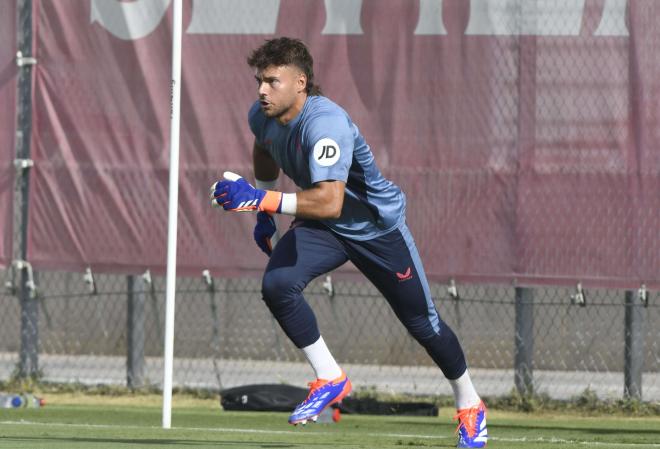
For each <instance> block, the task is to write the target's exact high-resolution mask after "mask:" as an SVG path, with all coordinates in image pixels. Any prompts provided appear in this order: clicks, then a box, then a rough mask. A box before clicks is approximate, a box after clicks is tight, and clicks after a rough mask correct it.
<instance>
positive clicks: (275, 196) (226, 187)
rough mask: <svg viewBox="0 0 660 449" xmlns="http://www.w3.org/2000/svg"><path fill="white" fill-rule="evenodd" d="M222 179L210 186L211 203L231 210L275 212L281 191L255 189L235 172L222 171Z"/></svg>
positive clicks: (280, 199)
mask: <svg viewBox="0 0 660 449" xmlns="http://www.w3.org/2000/svg"><path fill="white" fill-rule="evenodd" d="M222 176H223V178H224V179H223V180H221V181H218V182H216V183H215V184H213V185H212V186H211V205H212V206H213V207H220V206H222V208H223V209H224V210H228V211H233V212H245V211H254V210H259V211H263V212H268V213H270V214H275V213H278V212H279V208H280V205H281V203H282V192H275V191H273V190H261V189H255V188H254V187H252V185H251V184H250V183H249V182H247V181H246V180H245V179H243V178H242V177H241V176H239V175H237V174H236V173H232V172H229V171H226V172H224V174H223V175H222Z"/></svg>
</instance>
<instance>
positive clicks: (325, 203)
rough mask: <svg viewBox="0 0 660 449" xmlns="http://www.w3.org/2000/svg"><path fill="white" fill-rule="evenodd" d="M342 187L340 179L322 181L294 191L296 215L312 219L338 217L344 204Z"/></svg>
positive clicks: (343, 185)
mask: <svg viewBox="0 0 660 449" xmlns="http://www.w3.org/2000/svg"><path fill="white" fill-rule="evenodd" d="M344 187H345V184H344V183H343V182H342V181H322V182H317V183H316V184H314V186H313V187H312V188H310V189H305V190H303V191H302V192H298V193H296V200H297V208H296V217H300V218H310V219H312V220H328V219H333V218H339V216H340V215H341V208H342V206H343V205H344Z"/></svg>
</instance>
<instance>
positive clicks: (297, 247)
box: [266, 221, 348, 285]
mask: <svg viewBox="0 0 660 449" xmlns="http://www.w3.org/2000/svg"><path fill="white" fill-rule="evenodd" d="M347 260H348V256H347V255H346V251H345V249H344V247H343V245H342V243H341V242H340V241H339V239H338V238H337V236H336V235H335V234H334V233H333V232H332V231H330V230H329V229H328V228H326V227H325V226H323V225H322V224H320V223H317V222H314V221H300V222H295V224H294V225H293V226H292V227H291V228H290V229H289V230H288V231H287V232H286V233H285V234H284V235H283V236H282V238H281V239H280V241H279V242H277V245H275V248H274V249H273V253H272V255H271V256H270V260H269V262H268V265H267V267H266V273H267V274H268V273H273V274H274V273H277V276H278V277H285V278H287V279H290V280H291V282H295V283H299V282H302V283H304V285H307V283H308V282H309V281H311V280H312V279H314V278H316V277H317V276H320V275H322V274H324V273H327V272H329V271H332V270H334V269H335V268H337V267H339V266H340V265H342V264H344V263H345V262H346V261H347Z"/></svg>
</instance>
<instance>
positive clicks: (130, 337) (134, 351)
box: [126, 276, 146, 388]
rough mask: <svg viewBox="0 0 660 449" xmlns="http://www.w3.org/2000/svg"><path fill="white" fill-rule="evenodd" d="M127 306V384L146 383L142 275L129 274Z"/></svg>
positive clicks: (129, 386) (141, 384)
mask: <svg viewBox="0 0 660 449" xmlns="http://www.w3.org/2000/svg"><path fill="white" fill-rule="evenodd" d="M127 291H128V304H127V308H126V320H127V322H126V351H127V354H126V385H127V386H128V388H139V387H142V386H143V385H144V339H145V334H146V332H145V328H144V326H145V321H146V320H145V318H146V315H145V303H146V296H145V288H144V280H143V279H142V277H141V276H127Z"/></svg>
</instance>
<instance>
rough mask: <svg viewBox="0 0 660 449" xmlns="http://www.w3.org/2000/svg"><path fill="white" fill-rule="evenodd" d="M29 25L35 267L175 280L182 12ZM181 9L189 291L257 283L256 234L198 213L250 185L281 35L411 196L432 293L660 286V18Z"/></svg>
mask: <svg viewBox="0 0 660 449" xmlns="http://www.w3.org/2000/svg"><path fill="white" fill-rule="evenodd" d="M34 4H35V14H36V16H37V21H38V27H37V30H38V31H37V33H36V46H37V57H38V59H39V65H38V67H37V69H36V76H35V94H34V106H35V132H34V136H33V154H34V159H35V169H34V171H33V173H34V176H33V178H32V185H31V195H32V196H31V201H30V227H29V259H30V261H31V262H32V264H33V265H34V266H35V267H37V268H42V269H43V268H48V269H68V270H77V271H82V270H84V268H85V267H86V266H91V267H92V268H93V269H94V270H97V271H113V272H140V271H144V270H146V269H150V270H152V271H156V272H162V271H163V270H164V264H165V261H166V233H167V195H168V192H167V177H168V166H169V162H168V159H169V155H168V147H169V143H168V138H169V113H170V111H169V108H170V70H171V65H170V58H171V48H170V46H171V11H170V9H171V8H170V5H169V4H170V2H169V1H168V0H141V1H134V2H122V1H115V0H90V1H89V2H35V3H34ZM184 4H185V15H184V31H185V34H184V44H183V91H182V107H181V114H182V138H181V181H180V193H179V199H180V210H179V242H178V267H179V268H178V269H179V272H180V273H183V274H190V275H195V276H198V275H199V274H200V272H201V270H203V269H210V270H211V273H212V274H213V275H221V274H222V275H258V274H259V273H260V272H261V271H262V270H263V268H264V265H265V262H266V259H265V257H264V256H263V254H262V253H260V251H259V250H258V248H257V247H256V245H254V243H253V242H252V228H253V226H254V222H255V218H254V216H253V215H250V214H228V213H223V212H222V211H218V210H212V209H211V208H210V207H209V202H208V199H207V192H208V187H209V186H210V184H212V183H213V182H214V181H215V180H216V179H218V178H219V177H220V175H221V173H222V172H223V171H224V170H232V171H236V172H238V173H242V174H245V175H246V176H248V178H251V177H252V175H251V144H252V136H251V134H250V131H249V128H248V126H247V123H246V115H247V110H248V108H249V106H250V105H251V103H252V101H253V100H254V99H255V98H256V89H255V84H254V79H253V73H252V71H251V69H250V68H249V67H247V65H246V63H245V59H246V56H247V54H248V53H249V52H250V50H251V49H253V48H254V47H256V46H258V45H259V44H261V43H262V42H263V41H264V39H266V38H269V37H272V36H275V35H288V36H294V37H299V38H301V39H303V40H304V41H305V42H306V43H307V44H308V45H309V47H310V49H311V51H312V53H313V55H314V58H315V72H316V75H317V78H318V80H319V81H320V83H321V86H322V88H323V90H324V93H325V94H326V95H327V96H328V97H330V98H331V99H333V100H335V101H336V102H338V103H339V104H340V105H342V106H343V107H344V108H345V109H346V110H347V111H348V112H349V114H350V115H351V116H352V118H353V120H354V121H355V122H356V123H357V124H358V126H359V127H360V130H361V131H362V133H363V134H364V135H365V136H366V138H367V141H368V142H369V143H370V145H371V147H372V150H373V152H374V155H375V157H376V159H377V161H378V163H379V165H380V167H381V168H382V169H383V171H384V172H385V173H386V174H387V175H388V176H389V177H391V178H392V179H393V180H394V181H395V182H397V183H399V184H400V185H401V186H402V188H403V189H404V191H405V192H406V194H407V196H408V225H409V227H410V228H411V230H412V231H413V234H414V235H415V238H416V241H417V246H418V248H419V249H420V253H421V255H422V260H423V261H424V264H425V267H426V269H427V272H428V275H429V277H430V278H431V279H433V280H436V281H441V282H442V281H446V280H448V279H449V278H454V279H456V280H457V281H462V280H466V281H467V280H469V281H475V282H507V283H511V282H515V283H517V284H524V283H539V282H540V283H554V284H567V283H574V282H577V281H582V282H583V283H584V284H585V285H590V284H591V285H603V286H621V287H633V286H635V287H638V286H639V285H640V284H641V283H645V284H646V285H647V286H649V287H651V288H653V287H658V286H660V241H659V238H660V216H659V214H660V199H659V197H660V196H659V195H658V192H660V180H659V179H658V178H659V177H658V173H659V172H660V155H659V154H660V153H659V152H658V151H657V148H658V144H659V143H660V142H659V140H660V135H659V134H658V133H657V132H656V130H657V129H658V117H657V104H660V103H659V101H660V89H659V84H658V83H659V82H658V80H659V79H660V76H659V75H660V73H659V70H658V68H659V67H660V54H658V52H657V49H656V48H655V47H656V45H655V43H657V42H658V41H659V38H660V31H658V27H657V21H658V20H659V19H660V5H658V4H657V3H656V2H654V1H653V0H639V1H635V2H630V3H629V4H627V3H626V2H621V1H619V0H616V1H614V0H586V1H579V0H576V1H575V2H570V4H564V3H561V4H559V6H558V5H557V2H551V1H548V2H523V1H520V0H472V1H469V2H468V1H464V0H445V1H443V2H440V1H438V2H433V1H419V2H411V1H408V0H364V1H354V2H345V1H343V2H340V1H333V0H330V1H321V0H314V1H312V0H308V1H303V0H282V1H275V0H261V1H258V2H257V1H234V0H222V1H214V2H208V1H188V2H184ZM282 188H283V189H285V190H290V189H292V185H291V183H290V182H285V183H283V185H282ZM345 271H346V272H351V270H350V269H349V268H346V269H345Z"/></svg>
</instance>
